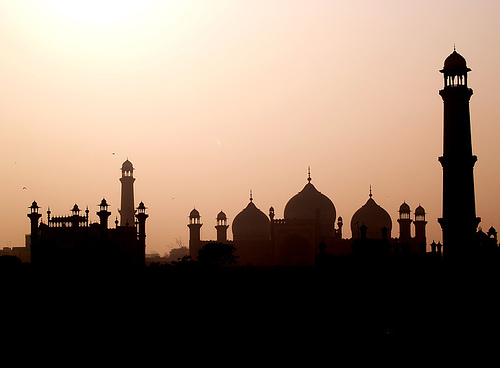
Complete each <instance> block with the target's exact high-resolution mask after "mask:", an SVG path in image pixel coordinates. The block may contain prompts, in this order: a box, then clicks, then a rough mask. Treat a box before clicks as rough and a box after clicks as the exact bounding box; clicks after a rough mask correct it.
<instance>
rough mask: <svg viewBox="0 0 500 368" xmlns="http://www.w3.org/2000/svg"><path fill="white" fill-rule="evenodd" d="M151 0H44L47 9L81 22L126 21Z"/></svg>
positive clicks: (104, 22) (136, 14)
mask: <svg viewBox="0 0 500 368" xmlns="http://www.w3.org/2000/svg"><path fill="white" fill-rule="evenodd" d="M157 2H158V1H152V0H69V1H68V0H44V1H42V3H45V4H46V5H47V7H48V10H52V11H53V12H54V14H56V15H58V16H61V17H63V18H65V19H67V20H71V21H76V22H82V23H97V24H108V25H110V24H113V23H117V22H124V21H128V20H130V19H131V18H134V17H137V16H138V15H140V13H142V12H144V11H147V10H150V8H151V6H152V5H155V4H156V3H157Z"/></svg>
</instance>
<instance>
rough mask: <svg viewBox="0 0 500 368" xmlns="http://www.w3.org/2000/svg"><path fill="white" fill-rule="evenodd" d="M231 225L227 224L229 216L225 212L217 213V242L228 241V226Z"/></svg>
mask: <svg viewBox="0 0 500 368" xmlns="http://www.w3.org/2000/svg"><path fill="white" fill-rule="evenodd" d="M228 227H229V225H228V224H227V216H226V214H225V213H224V212H222V211H220V212H219V214H218V215H217V225H216V226H215V228H216V229H217V242H219V243H224V242H226V241H227V228H228Z"/></svg>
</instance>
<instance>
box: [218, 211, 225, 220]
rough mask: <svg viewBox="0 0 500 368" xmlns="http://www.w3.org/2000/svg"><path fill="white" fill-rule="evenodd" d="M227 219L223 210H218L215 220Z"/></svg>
mask: <svg viewBox="0 0 500 368" xmlns="http://www.w3.org/2000/svg"><path fill="white" fill-rule="evenodd" d="M224 220H227V216H226V214H225V213H224V212H222V211H220V212H219V214H218V215H217V221H224Z"/></svg>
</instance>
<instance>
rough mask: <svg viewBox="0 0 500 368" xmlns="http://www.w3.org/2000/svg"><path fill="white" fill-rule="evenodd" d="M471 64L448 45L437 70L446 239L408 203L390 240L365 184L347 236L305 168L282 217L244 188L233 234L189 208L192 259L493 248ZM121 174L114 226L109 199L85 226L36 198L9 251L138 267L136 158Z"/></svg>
mask: <svg viewBox="0 0 500 368" xmlns="http://www.w3.org/2000/svg"><path fill="white" fill-rule="evenodd" d="M470 70H471V69H470V68H468V67H467V64H466V61H465V59H464V58H463V57H462V56H461V55H460V54H458V53H457V52H456V50H454V51H453V53H452V54H451V55H449V56H448V57H447V58H446V60H445V61H444V67H443V69H442V70H441V71H440V72H441V73H443V76H444V88H443V89H442V90H440V91H439V94H440V95H441V97H442V99H443V103H444V119H443V120H444V124H443V126H444V130H443V140H444V144H443V155H442V156H441V157H439V162H440V163H441V165H442V167H443V214H442V217H441V218H439V219H438V221H439V223H440V225H441V227H442V231H443V244H441V243H440V242H438V243H437V244H436V243H435V242H432V243H431V244H428V243H427V239H426V225H427V219H426V212H425V209H424V208H423V207H422V206H421V205H419V206H418V207H417V208H416V209H415V211H414V212H413V214H412V212H411V208H410V206H409V204H407V203H406V202H403V203H402V204H401V206H400V207H399V211H398V213H399V217H398V219H397V222H398V225H399V229H398V230H399V236H398V237H396V236H393V232H394V229H393V221H392V219H391V216H390V215H389V213H388V212H387V211H386V210H385V209H384V208H383V207H381V206H380V205H379V204H377V203H376V201H375V199H374V195H373V194H372V189H371V187H370V190H369V196H368V199H367V201H366V203H365V204H364V205H362V206H361V207H360V208H359V209H358V210H357V211H356V212H355V213H354V214H353V215H352V217H351V219H350V234H349V235H350V236H345V233H346V231H344V229H343V227H344V220H343V218H342V217H341V216H338V217H337V211H336V208H335V205H334V203H333V202H332V200H331V199H330V198H328V197H327V196H326V195H324V194H322V193H321V192H320V191H318V190H317V189H316V187H315V186H314V184H313V183H312V178H311V171H310V169H309V170H308V176H307V183H306V184H305V186H304V187H303V188H302V190H300V191H299V192H298V193H297V194H296V195H294V196H293V197H292V198H290V199H289V201H288V202H287V204H286V206H285V208H284V218H283V219H279V218H275V211H274V208H273V207H271V208H269V211H268V215H266V214H265V213H264V212H263V211H261V210H260V209H259V208H258V207H257V205H256V203H255V201H254V198H253V195H252V193H251V192H250V200H249V203H248V204H247V206H246V207H245V208H244V209H243V210H242V211H241V212H240V213H238V214H237V215H236V216H235V217H234V220H233V222H232V225H231V226H232V234H233V240H229V239H228V237H227V230H228V228H229V226H230V225H229V219H228V218H227V216H226V214H225V213H224V212H222V211H221V212H220V213H219V214H218V215H217V217H216V225H215V228H216V239H214V240H202V239H201V227H202V226H203V223H202V221H201V215H200V212H199V211H198V210H197V209H193V210H192V211H191V212H190V214H189V223H188V225H187V226H188V227H189V256H190V258H191V260H193V261H196V260H198V257H199V253H200V251H202V250H203V249H204V248H205V247H206V246H207V245H208V244H210V245H213V244H214V243H217V244H226V245H229V246H231V247H233V250H234V253H235V254H234V259H235V260H236V261H235V262H234V264H236V265H238V266H314V265H316V264H318V263H319V264H326V263H328V262H327V260H328V259H332V257H336V256H345V255H351V254H352V255H361V256H380V255H390V254H413V255H425V254H427V253H430V254H431V255H432V256H438V257H440V256H443V258H444V259H449V260H450V261H454V262H455V261H456V262H460V261H466V260H469V259H470V256H471V254H473V253H481V252H482V251H484V250H485V249H490V250H491V249H496V248H497V247H498V245H497V232H496V230H495V229H494V228H493V227H491V228H490V229H489V230H488V232H487V233H484V232H483V231H482V230H479V231H478V230H477V227H478V224H479V222H480V218H479V217H477V216H476V210H475V193H474V178H473V167H474V163H475V162H476V160H477V157H476V156H474V155H473V154H472V139H471V124H470V112H469V99H470V97H471V96H472V89H470V88H469V87H468V85H467V73H468V72H469V71H470ZM121 170H122V177H121V178H120V182H121V192H122V193H121V206H120V209H119V214H120V223H118V219H116V221H115V228H113V229H108V217H109V216H110V215H111V213H109V212H108V204H107V202H106V200H105V199H102V201H101V203H100V204H99V205H98V206H99V211H98V212H97V215H98V216H99V219H100V222H99V223H94V224H90V223H89V216H88V214H89V209H88V208H87V209H86V210H85V215H81V214H80V212H81V210H80V209H79V207H78V205H76V204H75V205H74V206H73V208H72V210H71V216H59V217H54V216H52V215H51V211H50V209H49V210H48V211H47V218H46V220H45V222H43V221H42V222H40V223H39V219H40V218H41V217H42V215H41V214H40V213H39V207H38V204H37V202H36V201H34V202H33V203H32V205H31V206H30V211H31V212H30V213H29V214H28V217H29V218H30V220H31V233H30V235H29V237H28V238H27V247H26V248H25V249H24V250H19V249H17V250H16V251H17V253H15V251H11V252H10V254H18V255H20V256H22V257H24V258H25V259H31V261H32V262H33V263H34V264H42V263H43V264H64V263H69V264H76V263H78V262H79V261H83V260H85V262H84V263H88V262H90V260H94V262H97V260H101V263H103V264H105V263H116V264H120V263H122V264H134V265H144V264H145V248H146V242H145V237H146V232H145V222H146V219H147V217H148V215H147V214H146V213H145V210H146V207H145V206H144V204H143V203H142V202H141V204H140V205H139V207H137V208H135V207H134V181H135V178H134V176H133V170H134V168H133V165H132V163H131V162H130V161H129V160H128V159H127V160H126V161H125V162H124V163H123V165H122V168H121ZM456 198H461V200H460V201H457V200H456ZM412 223H413V227H414V231H413V235H412ZM27 250H28V251H27ZM28 253H29V254H28ZM4 254H6V253H5V252H4ZM27 254H28V255H27Z"/></svg>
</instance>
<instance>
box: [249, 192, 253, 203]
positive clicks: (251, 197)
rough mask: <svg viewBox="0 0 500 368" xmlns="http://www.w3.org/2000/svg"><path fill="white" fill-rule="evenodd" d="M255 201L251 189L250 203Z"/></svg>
mask: <svg viewBox="0 0 500 368" xmlns="http://www.w3.org/2000/svg"><path fill="white" fill-rule="evenodd" d="M252 201H253V195H252V189H250V202H252Z"/></svg>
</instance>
